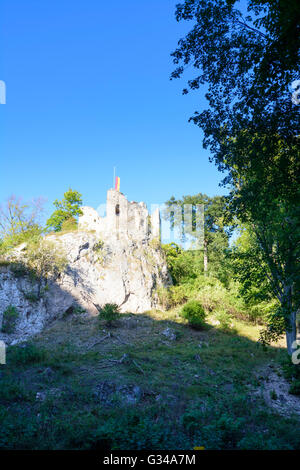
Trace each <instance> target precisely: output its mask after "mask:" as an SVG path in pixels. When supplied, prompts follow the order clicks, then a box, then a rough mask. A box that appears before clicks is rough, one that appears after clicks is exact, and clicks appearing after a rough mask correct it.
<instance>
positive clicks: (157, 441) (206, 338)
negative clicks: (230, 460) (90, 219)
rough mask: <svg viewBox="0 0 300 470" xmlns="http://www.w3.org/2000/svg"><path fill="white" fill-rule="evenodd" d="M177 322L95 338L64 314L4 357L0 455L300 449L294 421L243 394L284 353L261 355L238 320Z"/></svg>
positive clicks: (123, 327) (173, 317)
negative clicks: (200, 324) (227, 323)
mask: <svg viewBox="0 0 300 470" xmlns="http://www.w3.org/2000/svg"><path fill="white" fill-rule="evenodd" d="M178 312H179V310H178V309H177V310H176V309H174V310H172V311H170V312H168V313H164V312H160V311H151V312H146V313H145V314H139V315H137V314H136V315H131V314H126V315H125V314H123V315H121V317H120V319H119V320H117V321H116V323H115V325H114V326H113V327H107V325H106V324H105V322H104V321H103V324H102V327H101V329H100V330H99V320H98V318H97V317H84V318H82V317H81V316H80V315H70V316H68V317H67V318H66V319H64V320H60V321H57V322H55V323H53V324H52V326H51V328H49V329H47V330H45V331H44V332H43V333H42V334H40V335H39V336H37V337H35V339H34V341H31V342H30V343H29V344H27V345H19V346H13V347H10V348H8V351H7V365H2V366H1V369H0V375H1V377H0V381H1V391H0V420H1V423H2V424H1V430H0V448H2V449H149V450H150V449H180V450H181V449H193V448H194V447H195V446H204V447H205V448H206V449H299V448H300V437H299V435H298V434H297V432H296V429H297V427H299V416H298V417H297V416H292V415H291V416H290V417H287V416H285V417H283V416H281V415H278V414H275V412H274V411H272V409H270V408H267V407H266V405H265V403H264V402H263V400H262V398H261V397H260V396H259V395H253V394H252V393H251V387H259V381H258V379H257V371H259V370H261V369H262V368H264V367H266V366H267V365H268V364H270V363H272V364H278V365H279V364H280V363H281V362H282V361H284V360H285V358H286V353H285V351H284V350H283V348H281V347H268V348H267V349H266V350H264V349H263V348H262V347H261V346H258V344H257V342H256V341H257V338H258V335H259V328H258V327H256V326H253V325H248V324H247V323H245V322H243V321H237V320H234V328H233V329H232V331H228V330H224V329H222V326H221V325H220V327H216V326H214V325H213V322H214V318H213V317H209V318H208V320H207V325H206V328H205V329H204V330H199V331H198V330H194V329H191V328H190V327H189V326H188V325H187V324H186V321H185V320H184V319H182V318H181V317H180V316H179V313H178ZM167 327H168V328H170V329H172V330H174V331H175V332H176V337H177V339H176V340H168V338H166V337H165V336H164V335H163V334H162V332H163V331H164V330H165V329H166V328H167ZM134 387H137V388H138V390H139V393H138V398H132V397H133V395H132V393H133V392H132V390H133V389H134ZM99 390H100V392H99ZM99 393H100V395H99ZM101 394H102V395H101Z"/></svg>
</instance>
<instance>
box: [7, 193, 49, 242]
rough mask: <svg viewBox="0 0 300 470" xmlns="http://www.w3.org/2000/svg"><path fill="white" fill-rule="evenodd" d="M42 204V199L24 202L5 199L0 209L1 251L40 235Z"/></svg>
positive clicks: (11, 198) (16, 198)
mask: <svg viewBox="0 0 300 470" xmlns="http://www.w3.org/2000/svg"><path fill="white" fill-rule="evenodd" d="M43 203H44V202H43V200H42V198H38V199H33V200H32V201H31V202H24V201H23V200H22V198H20V197H16V196H15V195H12V196H10V197H9V198H8V199H7V201H6V203H5V204H3V205H2V206H1V207H0V235H1V238H2V240H1V251H7V250H9V249H10V248H13V247H14V246H16V245H19V244H20V243H22V242H24V241H26V240H28V239H32V238H33V237H36V236H39V235H40V234H41V232H42V227H41V225H40V216H41V214H42V211H43Z"/></svg>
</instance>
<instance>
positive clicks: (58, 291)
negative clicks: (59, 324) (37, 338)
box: [0, 231, 171, 344]
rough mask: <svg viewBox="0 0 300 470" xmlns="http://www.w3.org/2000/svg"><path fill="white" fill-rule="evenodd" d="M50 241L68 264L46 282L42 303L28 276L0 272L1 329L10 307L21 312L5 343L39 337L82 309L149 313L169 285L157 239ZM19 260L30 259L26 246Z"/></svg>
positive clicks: (73, 237)
mask: <svg viewBox="0 0 300 470" xmlns="http://www.w3.org/2000/svg"><path fill="white" fill-rule="evenodd" d="M46 238H47V240H49V241H52V242H54V244H55V245H57V247H58V248H59V249H60V251H63V252H64V253H65V255H66V257H67V261H68V263H67V268H66V270H65V272H64V273H62V274H61V275H60V276H58V277H57V278H56V279H50V280H48V282H46V280H45V281H44V283H43V288H42V293H43V294H42V297H41V298H37V292H38V287H37V281H36V280H34V279H32V277H31V276H30V274H26V273H22V272H21V273H20V272H16V271H15V270H12V266H10V265H9V264H8V263H7V265H2V266H1V267H0V327H1V325H2V322H3V313H4V312H5V311H6V309H7V308H8V307H9V306H14V307H15V308H16V310H17V311H18V319H17V322H16V325H15V330H14V333H11V334H4V333H0V339H2V340H4V341H5V342H6V343H7V344H11V343H13V342H19V341H22V340H24V339H26V338H28V337H30V336H32V335H34V334H36V333H38V332H39V331H41V330H42V329H43V328H44V327H45V325H47V324H49V322H51V321H52V320H53V319H56V318H59V317H62V316H63V314H64V313H65V312H72V309H74V308H76V306H78V305H79V306H81V307H82V308H84V309H85V310H86V311H87V312H89V313H90V314H95V313H97V311H98V310H97V307H101V306H102V305H104V304H105V303H116V304H118V306H119V307H120V311H121V312H132V313H139V312H144V311H147V310H150V309H152V308H155V307H157V306H158V298H157V294H156V289H157V288H158V287H159V286H163V285H168V284H170V283H171V280H170V276H169V273H168V269H167V265H166V261H165V258H164V255H163V253H162V250H161V248H160V244H159V242H158V241H157V240H154V239H150V238H149V239H147V238H145V239H139V240H133V239H132V238H129V237H119V238H117V237H111V239H110V238H107V239H106V240H102V239H100V238H99V235H98V234H97V233H91V232H85V231H77V232H69V233H65V234H57V235H55V234H54V235H48V236H47V237H46ZM16 256H17V257H18V259H19V260H22V259H23V258H24V259H25V260H26V246H23V247H22V250H17V252H16ZM45 287H46V289H45Z"/></svg>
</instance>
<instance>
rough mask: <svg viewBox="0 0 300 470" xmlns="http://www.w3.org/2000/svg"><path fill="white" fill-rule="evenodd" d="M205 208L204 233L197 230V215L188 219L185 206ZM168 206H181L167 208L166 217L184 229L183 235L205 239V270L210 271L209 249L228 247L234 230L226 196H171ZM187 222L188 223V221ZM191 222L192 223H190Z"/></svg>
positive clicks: (193, 214) (200, 194) (220, 249)
mask: <svg viewBox="0 0 300 470" xmlns="http://www.w3.org/2000/svg"><path fill="white" fill-rule="evenodd" d="M202 204H203V208H204V214H203V215H204V233H203V231H202V230H196V215H195V212H193V213H192V214H191V218H192V220H191V221H189V220H186V218H185V217H186V215H185V209H184V208H185V207H187V206H188V205H190V206H192V207H196V206H197V205H202ZM166 205H167V207H169V208H170V207H172V206H173V207H174V206H176V207H179V208H180V210H179V211H178V210H177V211H175V212H174V213H173V212H172V211H169V210H167V211H166V213H165V217H166V218H168V219H170V220H171V223H172V224H173V225H174V226H177V227H180V228H181V229H182V233H183V236H186V235H188V236H190V237H192V238H195V239H197V238H199V237H200V239H201V240H202V241H203V268H204V272H205V273H206V272H207V271H208V261H209V251H210V247H212V246H214V250H212V252H213V251H216V250H217V251H218V250H219V251H221V252H222V251H223V249H225V248H226V247H228V238H229V235H230V233H231V230H232V226H231V225H230V224H229V213H228V210H227V208H226V198H225V197H223V196H215V197H209V196H207V195H206V194H202V193H199V194H196V195H194V196H183V197H182V199H178V200H176V199H175V198H174V197H171V198H170V199H169V200H168V201H167V202H166ZM186 222H187V223H186ZM190 222H191V223H190Z"/></svg>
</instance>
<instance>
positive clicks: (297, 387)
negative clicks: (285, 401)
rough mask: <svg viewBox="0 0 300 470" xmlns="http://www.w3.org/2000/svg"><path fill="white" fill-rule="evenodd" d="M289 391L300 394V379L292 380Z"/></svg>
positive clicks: (292, 393)
mask: <svg viewBox="0 0 300 470" xmlns="http://www.w3.org/2000/svg"><path fill="white" fill-rule="evenodd" d="M289 393H290V394H291V395H300V380H295V381H294V382H292V384H291V386H290V389H289Z"/></svg>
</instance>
